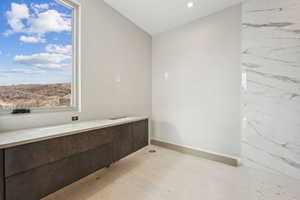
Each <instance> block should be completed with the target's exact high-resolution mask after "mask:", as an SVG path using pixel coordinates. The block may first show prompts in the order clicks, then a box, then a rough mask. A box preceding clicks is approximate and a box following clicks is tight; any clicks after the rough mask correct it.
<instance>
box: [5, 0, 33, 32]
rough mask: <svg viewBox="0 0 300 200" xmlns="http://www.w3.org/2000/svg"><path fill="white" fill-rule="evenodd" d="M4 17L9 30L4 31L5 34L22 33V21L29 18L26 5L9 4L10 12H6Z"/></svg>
mask: <svg viewBox="0 0 300 200" xmlns="http://www.w3.org/2000/svg"><path fill="white" fill-rule="evenodd" d="M6 16H7V22H8V24H9V25H10V27H11V30H8V31H6V32H5V34H6V35H9V34H12V33H14V32H22V31H24V30H23V29H24V27H25V25H24V24H23V22H22V20H23V19H27V18H29V9H28V7H27V5H26V4H17V3H11V10H10V11H7V12H6Z"/></svg>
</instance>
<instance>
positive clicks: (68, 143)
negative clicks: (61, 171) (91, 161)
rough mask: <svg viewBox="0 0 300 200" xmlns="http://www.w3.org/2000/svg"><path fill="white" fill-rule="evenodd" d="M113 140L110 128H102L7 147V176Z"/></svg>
mask: <svg viewBox="0 0 300 200" xmlns="http://www.w3.org/2000/svg"><path fill="white" fill-rule="evenodd" d="M111 142H112V134H111V133H110V129H101V130H94V131H88V132H84V133H79V134H75V135H70V136H64V137H59V138H54V139H50V140H46V141H41V142H36V143H31V144H25V145H21V146H17V147H13V148H9V149H5V177H9V176H11V175H14V174H17V173H21V172H24V171H28V170H30V169H33V168H36V167H39V166H42V165H45V164H48V163H52V162H55V161H58V160H61V159H64V158H66V157H69V156H71V155H74V154H78V153H81V152H85V151H89V150H91V149H95V148H97V147H99V146H101V145H104V144H107V143H111Z"/></svg>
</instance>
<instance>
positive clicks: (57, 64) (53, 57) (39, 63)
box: [14, 53, 71, 68]
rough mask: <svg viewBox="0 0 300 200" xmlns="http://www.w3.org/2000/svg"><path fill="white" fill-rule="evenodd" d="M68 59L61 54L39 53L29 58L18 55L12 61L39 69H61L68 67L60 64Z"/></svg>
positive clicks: (68, 57) (67, 56)
mask: <svg viewBox="0 0 300 200" xmlns="http://www.w3.org/2000/svg"><path fill="white" fill-rule="evenodd" d="M70 58H71V56H69V55H63V54H49V53H39V54H33V55H30V56H24V55H18V56H15V57H14V61H15V62H16V63H19V64H23V65H31V66H35V67H41V68H62V67H67V66H68V65H69V64H66V63H62V62H63V61H66V60H69V59H70Z"/></svg>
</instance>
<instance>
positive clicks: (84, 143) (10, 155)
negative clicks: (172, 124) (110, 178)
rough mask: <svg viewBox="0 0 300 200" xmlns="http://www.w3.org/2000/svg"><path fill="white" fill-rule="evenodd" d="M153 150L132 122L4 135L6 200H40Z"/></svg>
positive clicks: (1, 168)
mask: <svg viewBox="0 0 300 200" xmlns="http://www.w3.org/2000/svg"><path fill="white" fill-rule="evenodd" d="M147 145H148V119H147V118H139V117H130V118H129V117H128V118H123V119H117V120H102V121H88V122H80V123H74V124H66V125H61V126H54V127H47V128H38V129H27V130H21V131H14V132H4V133H0V200H38V199H41V198H43V197H45V196H47V195H48V194H50V193H53V192H55V191H57V190H59V189H61V188H63V187H64V186H66V185H69V184H71V183H73V182H75V181H77V180H79V179H81V178H83V177H85V176H87V175H89V174H91V173H93V172H95V171H97V170H99V169H102V168H105V167H108V166H110V165H111V164H112V163H114V162H116V161H118V160H120V159H122V158H124V157H126V156H127V155H129V154H131V153H133V152H135V151H137V150H139V149H141V148H143V147H145V146H147Z"/></svg>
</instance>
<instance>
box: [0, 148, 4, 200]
mask: <svg viewBox="0 0 300 200" xmlns="http://www.w3.org/2000/svg"><path fill="white" fill-rule="evenodd" d="M0 200H4V151H3V150H2V149H0Z"/></svg>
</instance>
